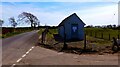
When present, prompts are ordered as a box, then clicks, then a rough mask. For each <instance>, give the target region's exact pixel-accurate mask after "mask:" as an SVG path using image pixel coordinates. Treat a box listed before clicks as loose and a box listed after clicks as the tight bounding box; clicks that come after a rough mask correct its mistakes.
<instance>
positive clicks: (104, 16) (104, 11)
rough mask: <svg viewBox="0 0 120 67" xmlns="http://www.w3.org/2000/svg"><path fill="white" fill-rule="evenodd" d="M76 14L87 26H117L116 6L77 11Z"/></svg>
mask: <svg viewBox="0 0 120 67" xmlns="http://www.w3.org/2000/svg"><path fill="white" fill-rule="evenodd" d="M78 14H79V16H80V17H81V18H82V19H83V21H84V22H85V23H86V24H87V25H107V24H118V5H117V4H116V5H110V6H104V7H96V8H92V9H86V10H83V11H78ZM114 14H115V15H114Z"/></svg>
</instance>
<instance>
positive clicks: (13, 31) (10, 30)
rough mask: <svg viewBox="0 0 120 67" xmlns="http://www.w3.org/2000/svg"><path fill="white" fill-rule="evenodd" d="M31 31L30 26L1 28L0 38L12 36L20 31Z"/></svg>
mask: <svg viewBox="0 0 120 67" xmlns="http://www.w3.org/2000/svg"><path fill="white" fill-rule="evenodd" d="M29 31H32V29H31V28H27V27H26V28H2V33H1V35H0V38H7V37H10V36H14V35H17V34H20V33H24V32H29Z"/></svg>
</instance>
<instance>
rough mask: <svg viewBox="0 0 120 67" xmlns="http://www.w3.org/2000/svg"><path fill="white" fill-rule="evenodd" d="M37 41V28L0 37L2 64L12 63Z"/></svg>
mask: <svg viewBox="0 0 120 67" xmlns="http://www.w3.org/2000/svg"><path fill="white" fill-rule="evenodd" d="M37 41H38V34H37V30H34V31H31V32H26V33H22V34H19V35H16V36H12V37H9V38H5V39H2V65H12V64H14V63H15V62H16V61H17V60H18V58H20V57H21V56H22V55H23V54H24V53H25V52H26V51H28V50H29V49H30V48H31V47H32V46H34V45H35V43H37Z"/></svg>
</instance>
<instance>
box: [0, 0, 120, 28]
mask: <svg viewBox="0 0 120 67" xmlns="http://www.w3.org/2000/svg"><path fill="white" fill-rule="evenodd" d="M17 1H20V2H16V1H15V0H11V2H10V1H9V0H4V1H2V3H0V8H1V9H2V11H0V14H1V15H2V16H0V18H2V19H3V20H4V21H5V23H4V25H3V26H10V24H9V21H8V18H9V17H15V19H18V18H17V16H18V15H19V14H20V13H22V12H30V13H32V14H34V15H35V16H37V17H38V19H39V20H40V22H41V25H51V26H57V25H58V24H59V23H60V22H61V21H62V20H63V19H64V18H66V17H67V16H69V15H71V14H73V13H76V14H77V15H78V16H79V17H80V18H81V20H83V21H84V23H85V24H86V25H109V24H116V25H117V24H118V0H109V1H108V0H106V2H104V1H102V0H98V2H97V1H95V0H92V1H94V2H87V1H86V2H77V1H78V0H75V2H59V1H60V0H54V1H51V2H32V1H30V0H26V2H22V1H23V0H17ZM36 1H38V0H36ZM44 1H47V0H44ZM55 1H58V2H55ZM61 1H63V0H61ZM19 26H30V25H27V24H24V25H19Z"/></svg>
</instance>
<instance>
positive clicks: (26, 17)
mask: <svg viewBox="0 0 120 67" xmlns="http://www.w3.org/2000/svg"><path fill="white" fill-rule="evenodd" d="M18 18H19V19H18V21H25V22H26V23H28V24H31V27H36V25H38V23H39V20H38V18H37V17H36V16H34V15H33V14H31V13H27V12H23V13H21V14H20V15H19V16H18Z"/></svg>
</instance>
